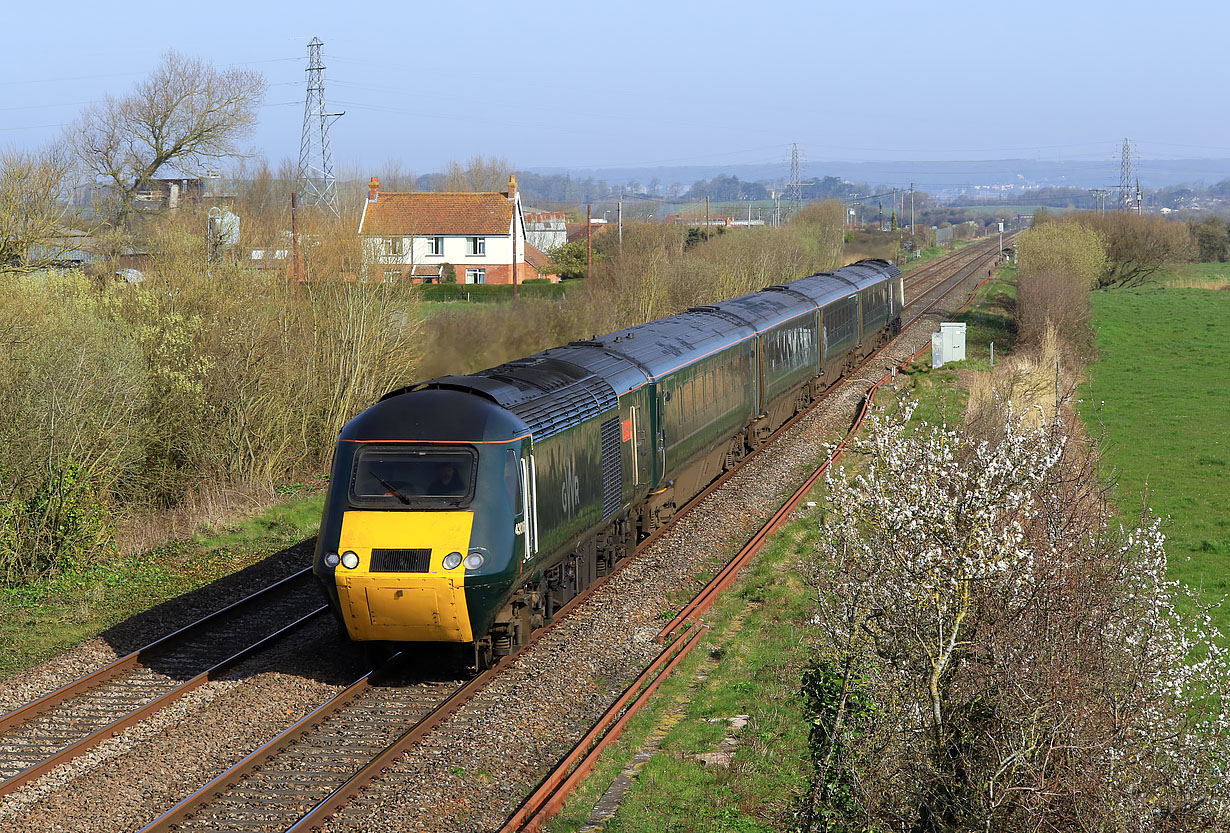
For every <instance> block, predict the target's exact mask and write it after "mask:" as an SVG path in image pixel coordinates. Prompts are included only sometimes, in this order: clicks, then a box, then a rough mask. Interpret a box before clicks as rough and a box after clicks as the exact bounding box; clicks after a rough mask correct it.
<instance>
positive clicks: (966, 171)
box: [529, 159, 1230, 193]
mask: <svg viewBox="0 0 1230 833" xmlns="http://www.w3.org/2000/svg"><path fill="white" fill-rule="evenodd" d="M529 170H532V171H534V172H535V173H541V174H562V175H568V176H571V177H573V178H580V179H584V178H587V177H592V178H594V179H596V180H604V181H606V182H607V183H609V184H611V185H621V184H625V183H629V182H639V183H640V184H642V185H648V184H649V183H651V182H653V181H654V180H657V181H658V183H660V185H661V187H663V188H665V187H667V186H669V185H671V184H672V183H678V184H680V185H682V186H683V188H684V190H686V189H687V188H688V187H690V186H691V184H692V183H694V182H696V181H697V180H700V179H712V178H713V177H715V176H718V175H719V174H729V175H732V176H737V177H738V178H739V179H741V180H744V181H749V182H769V183H781V182H784V181H785V180H786V178H787V176H788V175H789V169H788V166H786V165H785V164H783V163H780V162H778V163H764V164H754V165H684V166H673V167H671V166H668V167H653V168H650V167H646V168H530V169H529ZM1133 172H1134V174H1135V175H1136V176H1137V177H1139V179H1140V184H1141V187H1143V188H1162V187H1164V186H1167V185H1178V184H1193V183H1198V182H1200V183H1204V184H1205V185H1212V184H1213V183H1215V182H1220V181H1221V180H1223V179H1227V178H1230V159H1140V160H1135V161H1134V163H1133ZM823 176H837V177H841V178H842V179H846V180H850V181H852V182H868V183H872V184H875V185H885V186H888V187H897V188H908V187H909V186H910V183H911V182H913V183H914V187H915V188H918V189H919V190H922V191H929V192H932V193H936V192H941V191H953V190H960V189H962V188H966V187H971V186H974V185H1004V184H1008V183H1012V182H1018V183H1019V182H1029V183H1032V184H1037V185H1050V186H1069V187H1075V188H1099V187H1106V186H1108V185H1117V184H1118V182H1119V160H1118V159H1107V160H1105V161H1098V160H1088V159H1082V160H1074V161H1069V162H1065V161H1056V160H1039V159H992V160H977V161H965V162H927V161H912V162H909V161H906V162H807V163H806V165H805V166H804V168H803V177H804V179H812V178H816V177H823Z"/></svg>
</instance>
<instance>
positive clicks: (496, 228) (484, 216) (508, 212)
mask: <svg viewBox="0 0 1230 833" xmlns="http://www.w3.org/2000/svg"><path fill="white" fill-rule="evenodd" d="M359 235H360V236H361V237H362V238H363V248H364V254H365V261H366V268H367V270H368V275H369V276H371V275H372V272H373V270H374V272H375V276H376V277H377V279H379V280H386V281H391V280H411V281H415V282H416V283H417V282H424V281H426V282H434V281H438V280H439V279H440V277H441V276H442V274H443V268H444V264H446V263H447V264H452V266H453V271H454V274H455V276H456V279H457V283H472V284H477V283H504V284H510V283H512V282H513V264H514V252H515V258H516V259H515V263H516V270H517V282H518V283H523V282H525V281H527V280H533V279H536V278H546V279H548V280H550V281H552V282H553V283H555V282H558V281H559V275H558V274H557V267H555V265H554V264H552V263H551V262H550V260H548V259H547V258H546V256H545V255H543V254H542V252H541V251H538V250H537V248H535V247H533V246H532V245H531V244H530V242H529V240H528V239H527V237H526V225H525V218H524V216H523V215H522V210H521V195H520V194H519V193H518V192H517V179H516V177H509V178H508V190H507V191H506V192H502V193H501V192H478V193H438V192H433V191H410V192H392V191H390V192H385V193H381V191H380V181H379V180H378V179H377V178H376V177H374V176H373V177H372V180H371V183H370V184H369V186H368V194H367V203H366V205H364V207H363V218H362V219H361V220H360V221H359Z"/></svg>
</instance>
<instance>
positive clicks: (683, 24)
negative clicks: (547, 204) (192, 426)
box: [0, 0, 1230, 175]
mask: <svg viewBox="0 0 1230 833" xmlns="http://www.w3.org/2000/svg"><path fill="white" fill-rule="evenodd" d="M5 5H6V6H7V8H6V12H5V26H4V29H5V35H4V48H3V50H0V69H2V70H3V72H2V74H0V145H9V144H12V145H18V146H26V147H29V146H33V145H38V144H40V143H42V142H44V141H47V140H50V139H51V138H53V137H54V136H55V135H56V134H57V133H58V132H60V131H61V130H62V129H63V126H65V125H66V124H68V123H70V122H71V121H72V120H73V118H74V117H75V115H76V113H77V112H78V111H79V109H80V108H81V107H82V105H83V104H85V103H88V102H91V101H96V100H98V99H100V98H101V97H103V96H104V95H105V94H107V93H113V94H122V93H124V92H125V91H127V89H128V88H129V87H131V85H132V84H133V83H134V82H135V81H136V80H137V79H139V78H140V77H142V76H143V75H145V74H146V73H148V72H149V70H150V69H151V68H152V67H153V66H154V64H155V63H156V62H157V60H158V58H159V56H160V55H161V53H162V52H164V51H165V50H167V49H169V48H175V49H177V50H179V51H180V52H182V53H184V54H186V55H191V56H196V57H202V58H206V59H209V60H212V61H213V62H215V63H216V64H218V65H220V66H225V65H232V64H234V65H242V66H244V67H248V68H252V69H257V70H260V71H261V72H263V73H265V75H266V77H267V79H268V81H269V92H268V96H267V98H266V101H265V105H264V107H263V108H262V110H261V122H260V127H259V128H258V130H257V132H256V133H255V135H254V136H253V137H252V144H253V145H254V148H255V150H257V151H258V152H259V153H261V154H263V155H264V156H266V157H267V158H268V159H270V160H271V162H273V163H275V164H276V163H277V162H278V161H279V160H281V159H283V158H287V157H290V158H295V159H297V157H298V152H299V137H300V127H301V124H302V119H303V98H304V69H305V67H306V65H307V63H306V53H307V48H306V45H307V42H308V40H310V39H311V38H312V36H314V35H315V36H319V37H320V38H321V39H322V40H323V41H324V42H325V47H324V49H325V63H326V65H327V67H328V68H327V72H326V79H327V80H326V96H327V99H328V102H329V104H330V106H331V107H336V108H337V109H338V110H345V111H346V115H345V116H344V117H343V118H341V119H340V120H339V121H338V122H337V123H336V124H335V125H334V126H333V128H332V132H331V137H332V143H333V153H334V159H335V164H336V166H337V168H338V172H339V174H340V173H342V171H343V169H345V170H348V171H350V172H356V173H358V174H359V175H362V174H364V173H366V172H368V171H370V172H373V173H378V172H379V171H380V170H381V169H382V167H384V166H385V163H386V161H387V160H390V159H399V160H401V163H402V167H403V169H404V170H407V171H414V172H416V173H424V172H428V171H432V170H438V169H439V168H440V167H441V166H442V165H444V164H445V163H447V162H448V161H449V160H451V159H459V160H464V159H466V158H467V157H469V156H471V155H473V154H478V153H481V154H486V155H500V156H504V157H506V158H507V159H508V160H509V161H511V162H512V163H513V164H514V165H516V166H519V167H536V166H537V167H544V166H572V167H614V166H625V165H627V166H631V165H636V166H644V165H692V164H714V163H717V164H725V163H751V162H775V161H779V160H785V159H786V157H787V153H788V150H787V149H788V146H789V144H790V143H791V142H798V143H799V145H800V148H801V149H802V151H803V153H804V155H805V158H806V159H807V160H809V161H811V162H819V161H821V160H835V159H836V160H855V161H881V160H888V159H898V160H900V159H908V160H914V159H921V160H950V159H996V158H1007V157H1018V158H1020V157H1023V158H1032V159H1063V160H1086V159H1087V160H1098V161H1103V160H1107V159H1113V158H1116V157H1117V154H1118V152H1119V147H1120V144H1121V143H1122V140H1123V137H1124V136H1130V137H1132V139H1133V140H1135V142H1136V144H1137V151H1138V154H1139V155H1140V156H1142V157H1146V158H1176V157H1230V109H1228V108H1227V107H1226V106H1225V105H1226V90H1227V89H1228V88H1230V84H1228V76H1230V74H1228V73H1227V55H1226V51H1225V47H1224V39H1225V30H1226V24H1227V23H1228V22H1230V12H1228V11H1227V7H1226V6H1225V5H1224V4H1223V3H1221V2H1207V3H1192V2H1184V1H1183V0H1178V1H1177V2H1167V3H1137V2H1122V0H1121V1H1120V2H1113V3H1112V2H1096V3H1088V2H1083V0H1068V2H1061V3H1056V2H1050V1H1049V0H1046V2H1028V1H1027V0H1026V2H990V0H980V2H978V3H961V2H956V3H951V4H940V3H935V4H932V3H928V4H925V5H924V4H917V5H916V4H909V3H902V2H884V0H876V2H870V1H869V0H864V1H863V2H858V0H854V1H853V2H852V1H851V0H843V2H840V3H836V2H814V3H803V2H800V3H778V2H772V0H770V1H769V2H763V1H762V2H755V1H754V0H751V1H748V2H738V3H733V2H706V3H690V2H688V3H684V2H673V0H657V2H643V1H642V0H623V1H622V2H569V3H563V2H553V3H540V2H533V1H532V0H519V1H518V2H510V1H508V0H506V1H505V2H492V3H487V2H464V0H463V1H461V2H458V1H457V0H454V2H426V3H424V2H413V0H412V2H400V3H386V2H381V1H380V0H365V2H337V1H336V0H335V1H334V2H330V3H311V2H301V3H295V4H291V3H285V2H281V1H280V0H275V2H260V1H259V0H257V2H246V3H235V2H230V0H213V2H201V3H193V4H186V3H184V4H168V3H165V2H159V3H147V2H139V3H138V2H123V0H121V2H120V3H117V4H105V3H98V2H89V3H83V2H79V0H68V1H67V2H59V3H46V2H44V3H38V2H19V0H10V2H8V3H6V4H5ZM817 173H819V172H817Z"/></svg>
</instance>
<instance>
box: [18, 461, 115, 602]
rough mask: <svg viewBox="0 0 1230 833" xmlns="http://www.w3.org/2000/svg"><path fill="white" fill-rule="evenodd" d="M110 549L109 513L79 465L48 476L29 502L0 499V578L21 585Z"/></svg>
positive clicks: (111, 542) (111, 545)
mask: <svg viewBox="0 0 1230 833" xmlns="http://www.w3.org/2000/svg"><path fill="white" fill-rule="evenodd" d="M113 551H114V535H113V531H112V524H111V515H110V512H109V510H108V509H107V507H106V505H105V504H104V502H103V500H102V497H101V496H100V495H99V493H98V490H97V488H96V487H95V486H94V484H93V483H91V482H90V480H89V479H88V478H86V477H85V476H84V475H83V473H82V471H81V469H80V468H79V467H78V466H74V465H67V466H65V467H63V468H60V469H56V470H52V471H50V472H48V474H47V478H46V480H45V481H44V482H43V484H42V485H41V486H40V487H39V488H38V489H37V490H36V491H35V492H34V494H33V495H31V496H30V497H29V498H28V499H24V500H23V499H20V498H18V499H9V500H4V501H0V578H2V579H3V583H4V584H5V585H14V584H22V583H26V582H29V581H32V580H34V579H38V578H42V577H44V576H48V575H51V574H53V573H56V572H59V571H61V570H63V569H64V568H66V567H71V566H74V565H83V564H89V563H91V562H92V561H93V560H95V559H97V558H98V557H99V556H105V555H109V554H111V553H112V552H113Z"/></svg>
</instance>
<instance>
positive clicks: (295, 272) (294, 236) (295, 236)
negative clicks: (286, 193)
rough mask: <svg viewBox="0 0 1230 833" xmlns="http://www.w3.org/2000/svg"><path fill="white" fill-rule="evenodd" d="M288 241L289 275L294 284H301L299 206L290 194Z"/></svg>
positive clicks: (293, 194) (292, 194)
mask: <svg viewBox="0 0 1230 833" xmlns="http://www.w3.org/2000/svg"><path fill="white" fill-rule="evenodd" d="M290 240H291V257H292V258H293V260H292V262H291V265H290V274H291V277H292V278H293V279H294V281H295V283H303V272H302V270H301V267H302V263H301V262H300V260H299V206H298V203H297V202H296V201H295V193H294V192H293V191H292V192H291V194H290Z"/></svg>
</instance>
